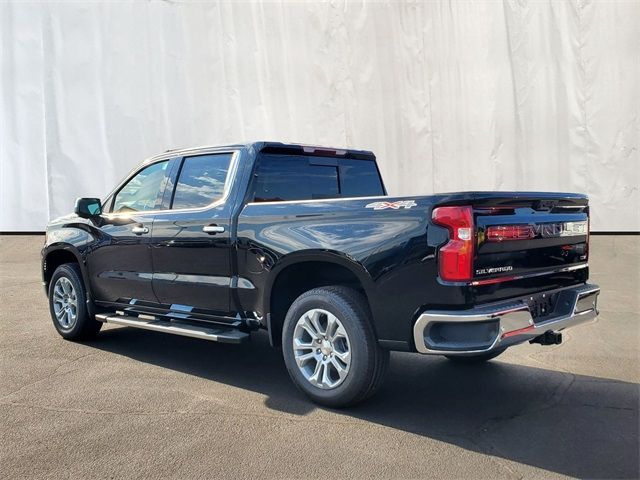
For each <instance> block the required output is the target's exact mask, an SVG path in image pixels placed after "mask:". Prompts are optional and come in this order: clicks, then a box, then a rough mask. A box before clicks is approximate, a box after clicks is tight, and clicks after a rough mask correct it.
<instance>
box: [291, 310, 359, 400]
mask: <svg viewBox="0 0 640 480" xmlns="http://www.w3.org/2000/svg"><path fill="white" fill-rule="evenodd" d="M293 354H294V356H295V361H296V365H297V366H298V369H299V370H300V373H302V375H303V376H304V378H306V379H307V381H308V382H309V383H311V385H313V386H315V387H318V388H322V389H325V390H329V389H332V388H336V387H337V386H338V385H340V384H341V383H342V382H344V380H345V379H346V378H347V375H348V374H349V368H350V367H351V345H350V343H349V336H348V335H347V332H346V330H345V328H344V326H343V325H342V322H341V321H340V320H339V319H338V317H336V316H335V315H333V314H332V313H330V312H328V311H326V310H322V309H319V308H314V309H313V310H309V311H308V312H305V313H304V314H303V315H302V316H301V317H300V318H299V319H298V321H297V323H296V326H295V329H294V331H293Z"/></svg>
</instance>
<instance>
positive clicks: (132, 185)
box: [87, 160, 169, 303]
mask: <svg viewBox="0 0 640 480" xmlns="http://www.w3.org/2000/svg"><path fill="white" fill-rule="evenodd" d="M168 166H169V161H168V160H165V161H161V162H157V163H153V164H151V165H148V166H145V167H143V168H141V169H140V170H138V172H136V173H135V174H133V175H132V176H131V177H130V178H129V180H128V181H127V182H126V183H125V184H124V185H123V186H122V187H121V188H120V189H119V190H118V191H117V192H116V193H115V194H114V195H113V197H111V198H110V199H109V200H107V202H106V204H105V205H103V209H104V210H105V212H104V213H103V214H102V216H101V219H100V221H99V222H100V223H99V224H98V225H99V228H100V232H101V238H100V241H99V242H97V244H96V247H95V248H94V249H93V250H91V251H90V252H89V253H88V254H87V269H88V272H89V277H90V282H91V289H92V292H93V295H94V298H95V299H96V300H98V301H103V302H118V303H123V302H126V303H129V302H130V301H132V300H136V301H138V300H142V301H146V302H154V303H155V302H157V299H156V296H155V294H154V292H153V286H152V274H153V268H152V264H151V249H150V240H151V230H152V228H153V219H154V213H153V212H154V211H156V210H157V209H158V208H159V206H160V203H161V201H162V194H163V192H164V188H165V184H166V179H167V171H168V170H169V168H168Z"/></svg>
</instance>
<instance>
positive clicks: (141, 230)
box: [131, 225, 149, 235]
mask: <svg viewBox="0 0 640 480" xmlns="http://www.w3.org/2000/svg"><path fill="white" fill-rule="evenodd" d="M131 232H133V233H135V234H136V235H142V234H143V233H149V229H148V228H147V227H143V226H142V225H140V226H137V227H133V228H132V229H131Z"/></svg>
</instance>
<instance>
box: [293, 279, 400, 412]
mask: <svg viewBox="0 0 640 480" xmlns="http://www.w3.org/2000/svg"><path fill="white" fill-rule="evenodd" d="M369 316H370V315H369V309H368V306H367V303H366V301H365V299H364V298H363V297H362V295H360V294H359V293H358V292H357V291H355V290H353V289H350V288H346V287H321V288H314V289H313V290H309V291H308V292H306V293H304V294H302V295H301V296H300V297H298V298H297V299H296V300H295V301H294V302H293V304H292V305H291V307H290V308H289V311H288V313H287V316H286V318H285V322H284V326H283V332H282V350H283V355H284V361H285V364H286V366H287V370H288V371H289V375H290V376H291V378H292V379H293V381H294V383H295V384H296V386H297V387H298V388H299V389H300V390H302V391H303V392H304V393H305V394H307V395H308V396H309V397H310V398H311V399H312V400H313V401H314V402H316V403H319V404H321V405H326V406H329V407H346V406H350V405H354V404H356V403H358V402H361V401H363V400H365V399H366V398H368V397H370V396H371V395H373V394H374V393H375V392H376V390H377V389H378V388H379V387H380V385H381V384H382V380H383V377H384V373H385V371H386V369H387V365H388V363H389V352H388V351H387V350H384V349H383V348H381V347H380V346H379V345H378V342H377V340H376V336H375V333H374V331H373V328H372V326H371V324H370V322H369Z"/></svg>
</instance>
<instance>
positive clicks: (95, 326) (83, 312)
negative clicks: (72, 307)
mask: <svg viewBox="0 0 640 480" xmlns="http://www.w3.org/2000/svg"><path fill="white" fill-rule="evenodd" d="M61 278H65V279H66V280H68V281H69V282H70V283H71V286H72V287H73V293H74V296H75V298H76V305H77V306H76V317H75V321H73V323H71V322H69V323H70V324H69V325H68V326H64V325H63V324H62V323H61V322H60V321H58V319H57V318H56V311H55V306H54V295H55V291H54V290H55V288H56V284H57V283H58V281H59V280H60V279H61ZM86 300H87V291H86V289H85V287H84V282H83V281H82V273H81V272H80V266H79V265H78V264H77V263H65V264H63V265H60V266H59V267H58V268H56V271H55V272H53V276H52V277H51V281H50V282H49V312H50V313H51V320H52V321H53V326H54V327H55V328H56V330H57V331H58V333H59V334H60V335H61V336H62V337H64V338H66V339H67V340H88V339H91V338H94V337H95V336H96V335H97V334H98V332H99V331H100V328H102V322H98V321H97V320H96V319H95V318H93V317H92V316H91V315H89V312H88V310H87V303H86Z"/></svg>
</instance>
